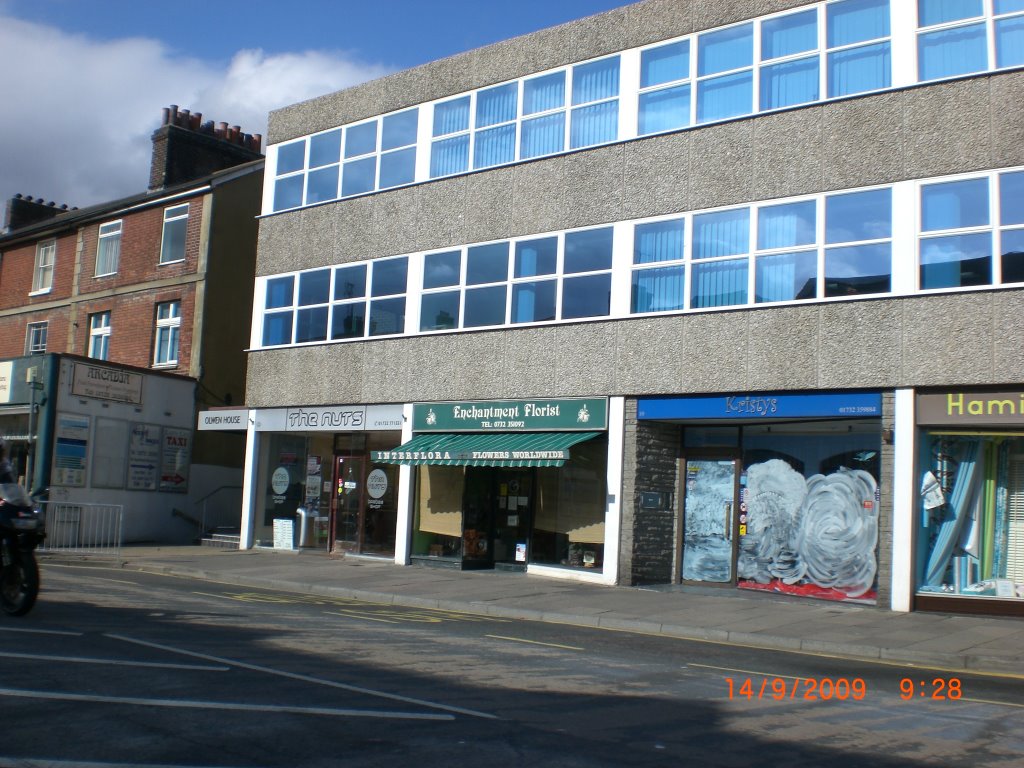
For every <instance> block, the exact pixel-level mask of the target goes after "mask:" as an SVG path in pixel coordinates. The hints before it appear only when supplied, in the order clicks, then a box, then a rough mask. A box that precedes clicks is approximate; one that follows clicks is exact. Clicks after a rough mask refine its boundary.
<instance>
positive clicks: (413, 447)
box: [370, 432, 601, 467]
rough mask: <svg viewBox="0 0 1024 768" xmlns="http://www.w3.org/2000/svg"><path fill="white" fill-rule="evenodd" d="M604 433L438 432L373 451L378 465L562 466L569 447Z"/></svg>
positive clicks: (567, 455) (372, 457) (417, 436)
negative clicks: (395, 446) (393, 447)
mask: <svg viewBox="0 0 1024 768" xmlns="http://www.w3.org/2000/svg"><path fill="white" fill-rule="evenodd" d="M599 434H601V433H600V432H465V433H452V432H438V433H426V434H422V435H416V437H414V438H413V439H412V440H410V441H409V442H407V443H404V444H402V445H400V446H398V447H397V448H395V449H394V450H392V451H373V452H372V453H371V455H370V458H371V460H372V461H374V462H376V463H378V464H442V465H446V466H470V467H560V466H562V465H563V464H565V462H566V461H567V460H568V459H569V448H571V447H572V446H574V445H576V444H577V443H582V442H583V441H584V440H589V439H590V438H592V437H596V436H597V435H599Z"/></svg>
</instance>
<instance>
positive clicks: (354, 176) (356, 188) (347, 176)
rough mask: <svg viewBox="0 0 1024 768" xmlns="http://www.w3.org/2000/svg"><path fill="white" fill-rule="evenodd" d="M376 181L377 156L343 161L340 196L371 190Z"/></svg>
mask: <svg viewBox="0 0 1024 768" xmlns="http://www.w3.org/2000/svg"><path fill="white" fill-rule="evenodd" d="M376 181H377V158H376V157H366V158H363V159H362V160H353V161H352V162H350V163H345V168H344V170H342V172H341V196H342V197H348V196H349V195H359V194H362V193H364V192H372V191H373V189H374V187H375V185H376Z"/></svg>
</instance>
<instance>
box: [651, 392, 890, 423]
mask: <svg viewBox="0 0 1024 768" xmlns="http://www.w3.org/2000/svg"><path fill="white" fill-rule="evenodd" d="M881 415H882V395H881V394H879V393H877V392H846V393H839V394H828V395H823V394H813V395H782V394H771V393H768V394H736V395H725V396H721V395H716V396H714V397H642V398H640V399H639V400H638V401H637V418H638V419H745V420H748V421H749V420H751V419H753V420H757V419H797V418H809V417H814V418H821V417H829V416H831V417H836V416H840V417H851V416H881Z"/></svg>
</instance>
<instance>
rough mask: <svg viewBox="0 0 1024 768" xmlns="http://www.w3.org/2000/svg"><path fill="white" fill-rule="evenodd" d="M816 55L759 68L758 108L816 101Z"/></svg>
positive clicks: (789, 105)
mask: <svg viewBox="0 0 1024 768" xmlns="http://www.w3.org/2000/svg"><path fill="white" fill-rule="evenodd" d="M818 81H819V77H818V58H817V57H816V56H815V57H812V58H809V59H799V60H798V61H787V62H784V63H782V64H773V65H772V66H770V67H762V68H761V109H780V108H782V107H791V106H793V105H795V104H806V103H807V102H809V101H817V100H818Z"/></svg>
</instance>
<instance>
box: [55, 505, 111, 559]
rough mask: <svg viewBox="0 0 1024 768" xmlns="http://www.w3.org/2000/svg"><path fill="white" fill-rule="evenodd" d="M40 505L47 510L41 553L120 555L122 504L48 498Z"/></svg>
mask: <svg viewBox="0 0 1024 768" xmlns="http://www.w3.org/2000/svg"><path fill="white" fill-rule="evenodd" d="M42 506H43V509H44V510H45V512H46V539H45V540H44V541H43V544H42V546H41V547H40V550H42V551H43V552H70V553H76V554H102V555H109V556H110V557H119V556H120V554H121V544H122V541H123V539H124V507H123V506H122V505H121V504H80V503H77V502H67V501H47V502H44V503H43V504H42Z"/></svg>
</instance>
